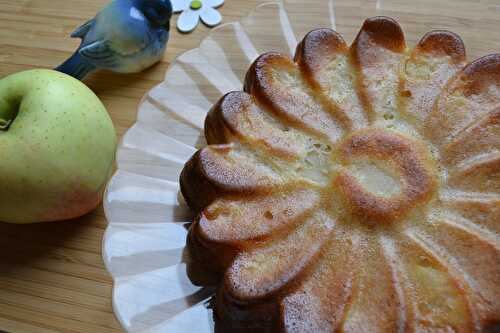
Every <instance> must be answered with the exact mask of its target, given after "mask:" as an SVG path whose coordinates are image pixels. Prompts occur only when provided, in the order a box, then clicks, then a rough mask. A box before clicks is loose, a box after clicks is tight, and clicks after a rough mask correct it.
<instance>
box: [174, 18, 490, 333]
mask: <svg viewBox="0 0 500 333" xmlns="http://www.w3.org/2000/svg"><path fill="white" fill-rule="evenodd" d="M205 136H206V139H207V142H208V146H207V147H205V148H203V149H201V150H199V151H198V152H196V154H195V155H194V156H193V157H192V158H191V159H190V160H189V161H188V162H187V163H186V165H185V167H184V170H183V172H182V174H181V178H180V181H181V190H182V193H183V195H184V197H185V199H186V202H187V203H188V205H189V206H190V207H191V208H192V209H193V210H194V211H195V212H196V213H197V217H196V218H195V220H194V222H193V224H192V225H191V227H190V231H189V236H188V249H189V253H190V257H191V258H192V262H191V263H190V266H191V268H190V271H192V272H194V271H198V272H199V271H201V272H205V274H198V276H203V278H197V277H194V276H195V275H196V274H192V276H193V280H194V281H195V282H197V283H198V284H202V285H214V286H217V290H218V292H217V295H216V298H215V316H216V318H217V323H218V325H220V327H222V328H227V330H228V331H231V332H240V331H241V332H254V331H255V332H279V331H286V332H337V331H341V332H407V331H408V332H413V331H418V332H498V330H499V329H500V238H499V232H500V54H493V55H488V56H485V57H482V58H480V59H477V60H475V61H473V62H470V63H467V62H466V55H465V47H464V45H463V42H462V40H461V39H460V37H459V36H457V35H456V34H454V33H452V32H448V31H432V32H429V33H427V34H426V35H425V36H423V38H422V39H421V40H420V41H419V42H418V44H417V45H416V46H415V47H414V48H408V47H407V45H406V42H405V37H404V34H403V31H402V29H401V27H400V26H399V25H398V23H397V22H396V21H394V20H393V19H391V18H388V17H373V18H369V19H367V20H366V21H365V22H364V24H363V26H362V28H361V30H360V31H359V33H358V35H357V37H356V38H355V40H354V42H353V44H352V45H351V46H350V47H349V46H348V45H347V44H346V42H345V41H344V40H343V38H342V37H341V36H340V35H339V34H338V33H337V32H335V31H333V30H330V29H318V30H314V31H311V32H310V33H309V34H307V35H306V36H305V38H304V39H303V40H302V42H300V44H299V45H298V47H297V51H296V54H295V59H294V60H291V59H289V58H288V57H286V56H284V55H281V54H278V53H272V52H271V53H266V54H263V55H261V56H260V57H259V58H257V59H256V60H255V62H254V63H253V64H252V66H251V68H250V69H249V71H248V73H247V76H246V78H245V86H244V91H243V92H231V93H228V94H227V95H225V96H224V97H222V98H221V99H220V101H219V102H218V103H216V104H215V105H214V106H213V108H212V109H211V110H210V112H209V113H208V115H207V118H206V122H205Z"/></svg>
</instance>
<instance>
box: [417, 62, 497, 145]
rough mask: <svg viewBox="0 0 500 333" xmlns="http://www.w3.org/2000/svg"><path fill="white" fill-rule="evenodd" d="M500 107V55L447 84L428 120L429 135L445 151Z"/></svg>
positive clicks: (465, 70)
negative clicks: (468, 129)
mask: <svg viewBox="0 0 500 333" xmlns="http://www.w3.org/2000/svg"><path fill="white" fill-rule="evenodd" d="M499 105H500V54H490V55H487V56H484V57H482V58H479V59H477V60H474V61H473V62H471V63H470V64H468V65H467V66H465V67H464V68H463V69H462V70H461V71H460V72H458V73H457V74H456V75H455V76H454V77H453V78H452V79H451V80H450V81H449V82H448V83H447V84H446V86H445V88H444V90H443V91H442V92H441V94H440V96H439V97H438V99H437V101H436V103H435V104H434V107H433V109H432V111H431V112H430V113H429V116H428V117H427V118H426V119H425V123H424V124H425V135H426V136H427V137H428V138H429V139H431V140H432V142H433V143H434V144H436V145H437V146H438V148H440V149H441V148H442V147H444V146H445V145H447V144H449V143H450V142H451V141H452V140H453V139H454V138H456V137H458V136H459V135H461V134H462V133H463V132H464V131H466V130H467V128H469V127H470V126H474V124H476V123H478V122H480V121H481V120H484V119H486V118H485V117H488V113H490V112H492V111H493V110H495V109H496V108H498V106H499Z"/></svg>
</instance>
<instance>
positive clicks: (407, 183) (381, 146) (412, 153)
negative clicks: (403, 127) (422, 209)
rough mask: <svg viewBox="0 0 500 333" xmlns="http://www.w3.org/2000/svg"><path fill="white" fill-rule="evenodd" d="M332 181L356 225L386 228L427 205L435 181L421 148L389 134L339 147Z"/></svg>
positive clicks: (361, 136)
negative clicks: (385, 226) (417, 208)
mask: <svg viewBox="0 0 500 333" xmlns="http://www.w3.org/2000/svg"><path fill="white" fill-rule="evenodd" d="M338 159H339V162H340V163H341V165H342V166H341V167H340V169H339V171H338V173H337V174H336V175H335V177H334V179H333V182H334V184H333V186H334V187H335V188H337V189H338V192H339V194H340V196H341V199H342V201H343V203H344V205H345V206H346V208H347V211H349V212H350V213H351V214H352V215H353V216H355V217H356V218H357V219H358V220H362V221H365V222H368V223H370V224H373V223H390V222H393V221H396V220H400V219H402V218H404V217H405V216H406V215H407V214H408V212H409V211H410V210H411V209H413V208H414V207H416V206H418V205H420V204H423V203H425V202H427V201H428V200H429V199H430V198H431V197H432V194H433V192H434V191H435V190H436V185H437V177H436V171H435V168H434V166H433V164H432V162H431V158H430V155H429V153H428V151H427V149H426V148H425V146H424V145H423V144H421V143H419V142H416V141H414V140H412V139H410V138H408V137H406V136H403V135H401V134H396V133H395V132H391V131H381V130H380V129H377V130H368V131H366V130H365V131H361V132H358V133H354V134H352V135H351V136H349V137H347V138H346V139H345V140H343V142H342V143H341V144H340V147H339V151H338Z"/></svg>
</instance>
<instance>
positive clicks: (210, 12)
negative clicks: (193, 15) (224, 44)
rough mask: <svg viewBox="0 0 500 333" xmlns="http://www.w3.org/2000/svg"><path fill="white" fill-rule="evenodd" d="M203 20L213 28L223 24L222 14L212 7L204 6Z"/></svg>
mask: <svg viewBox="0 0 500 333" xmlns="http://www.w3.org/2000/svg"><path fill="white" fill-rule="evenodd" d="M200 16H201V20H202V21H203V23H205V24H206V25H208V26H209V27H213V26H216V25H218V24H219V23H221V22H222V16H221V14H220V13H219V12H218V11H217V10H215V9H213V8H212V7H208V6H204V7H203V8H202V10H201V13H200Z"/></svg>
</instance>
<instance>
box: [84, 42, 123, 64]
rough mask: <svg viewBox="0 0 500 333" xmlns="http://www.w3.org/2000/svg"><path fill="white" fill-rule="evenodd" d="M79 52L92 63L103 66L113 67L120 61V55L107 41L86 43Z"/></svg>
mask: <svg viewBox="0 0 500 333" xmlns="http://www.w3.org/2000/svg"><path fill="white" fill-rule="evenodd" d="M79 53H80V54H81V55H82V56H83V57H84V58H85V59H87V61H89V62H90V63H91V64H93V65H94V66H96V67H101V68H113V67H114V66H116V65H118V63H119V61H120V59H119V57H120V55H119V54H117V53H116V52H115V51H114V50H113V49H112V48H111V45H110V43H109V42H107V41H95V42H93V43H90V44H88V45H85V46H83V47H82V48H81V49H80V51H79Z"/></svg>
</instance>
